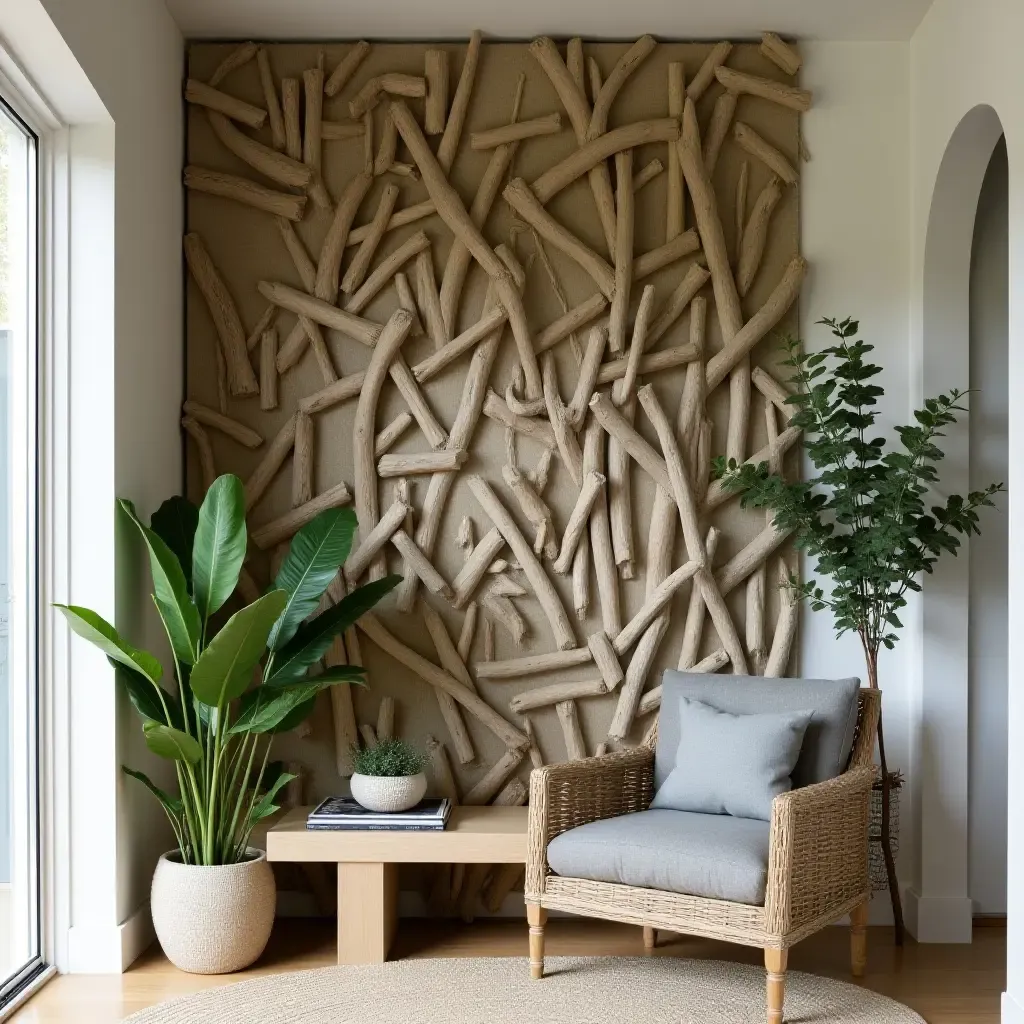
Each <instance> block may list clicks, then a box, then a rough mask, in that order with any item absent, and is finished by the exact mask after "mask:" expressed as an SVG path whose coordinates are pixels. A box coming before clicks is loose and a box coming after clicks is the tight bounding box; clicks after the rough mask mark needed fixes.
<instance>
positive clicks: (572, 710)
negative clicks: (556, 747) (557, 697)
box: [555, 700, 587, 761]
mask: <svg viewBox="0 0 1024 1024" xmlns="http://www.w3.org/2000/svg"><path fill="white" fill-rule="evenodd" d="M555 711H556V712H557V714H558V724H559V725H560V726H561V727H562V738H563V739H564V740H565V750H566V753H567V754H568V756H569V760H570V761H578V760H580V758H584V757H586V756H587V747H586V744H585V743H584V741H583V730H582V729H581V728H580V716H579V713H578V712H577V710H576V702H575V701H574V700H562V701H559V702H558V703H557V704H556V705H555Z"/></svg>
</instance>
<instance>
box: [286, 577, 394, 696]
mask: <svg viewBox="0 0 1024 1024" xmlns="http://www.w3.org/2000/svg"><path fill="white" fill-rule="evenodd" d="M401 582H402V577H401V576H397V575H394V574H392V575H390V576H385V577H384V578H383V579H380V580H373V581H372V582H370V583H367V584H365V585H364V586H362V587H357V588H356V589H355V590H353V591H352V592H351V593H350V594H346V595H345V596H344V597H343V598H342V599H341V600H340V601H339V602H338V603H337V604H336V605H334V606H333V607H331V608H328V609H327V610H326V611H323V612H321V613H320V614H319V615H317V616H316V618H314V619H310V620H309V622H306V623H304V624H303V625H301V626H300V627H299V629H298V631H297V632H296V634H295V636H293V637H292V639H291V640H289V641H288V643H287V644H285V645H284V647H282V648H281V650H280V651H279V652H278V654H277V656H276V657H275V659H274V671H273V675H272V676H271V680H270V681H273V682H279V681H280V682H291V681H293V680H297V679H301V678H302V677H303V676H304V675H305V674H306V671H307V669H308V668H309V667H310V665H313V664H314V663H315V662H317V661H319V660H320V659H321V658H322V657H323V656H324V654H326V653H327V649H328V648H329V647H330V646H331V642H332V641H333V640H334V638H335V637H336V636H337V635H338V634H339V633H343V632H344V631H345V630H346V629H348V627H349V626H352V625H354V624H355V623H356V622H357V621H358V620H359V619H360V618H361V617H362V616H363V615H365V614H366V612H368V611H369V610H370V609H371V608H373V607H374V606H375V605H376V604H377V603H378V602H379V601H380V600H381V599H382V598H384V597H385V596H386V595H387V594H388V593H390V592H391V591H392V590H394V588H395V587H397V586H398V584H399V583H401Z"/></svg>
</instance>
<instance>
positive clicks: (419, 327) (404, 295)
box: [395, 270, 423, 338]
mask: <svg viewBox="0 0 1024 1024" xmlns="http://www.w3.org/2000/svg"><path fill="white" fill-rule="evenodd" d="M395 293H396V294H397V295H398V304H399V305H400V306H401V307H402V309H406V310H408V311H409V312H410V313H412V329H411V330H410V331H409V337H411V338H418V337H419V336H420V335H422V334H423V324H422V322H421V321H420V311H419V307H418V306H417V305H416V296H415V295H414V294H413V290H412V285H411V284H409V278H408V277H407V276H406V274H405V273H404V272H403V271H401V270H399V271H398V273H397V274H395Z"/></svg>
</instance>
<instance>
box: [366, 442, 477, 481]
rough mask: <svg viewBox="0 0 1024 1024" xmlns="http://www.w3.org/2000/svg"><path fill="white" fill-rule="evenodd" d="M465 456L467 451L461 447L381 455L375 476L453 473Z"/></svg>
mask: <svg viewBox="0 0 1024 1024" xmlns="http://www.w3.org/2000/svg"><path fill="white" fill-rule="evenodd" d="M467 456H468V453H467V452H465V451H464V450H463V449H461V448H454V449H449V448H446V449H444V450H442V451H439V452H415V453H411V454H406V453H403V454H401V455H382V456H381V457H380V459H378V460H377V476H379V477H381V478H382V479H386V478H388V477H396V476H414V475H416V474H419V473H454V472H455V471H456V470H457V469H458V468H459V467H460V466H461V465H462V464H463V463H464V462H465V461H466V458H467Z"/></svg>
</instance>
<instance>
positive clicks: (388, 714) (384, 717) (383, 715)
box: [376, 697, 395, 743]
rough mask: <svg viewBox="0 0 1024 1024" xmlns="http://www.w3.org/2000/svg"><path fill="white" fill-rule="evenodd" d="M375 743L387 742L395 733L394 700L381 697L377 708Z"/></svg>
mask: <svg viewBox="0 0 1024 1024" xmlns="http://www.w3.org/2000/svg"><path fill="white" fill-rule="evenodd" d="M376 733H377V742H378V743H381V742H383V741H384V740H389V739H391V738H392V736H394V733H395V698H394V697H381V699H380V706H379V707H378V708H377V729H376Z"/></svg>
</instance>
